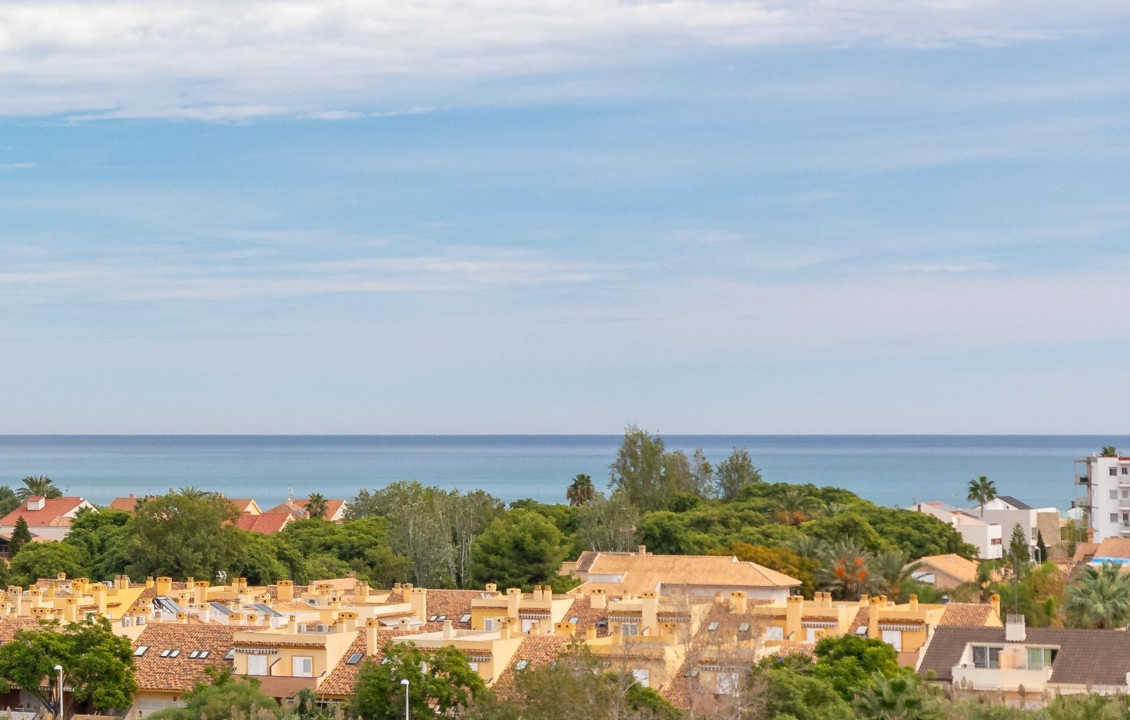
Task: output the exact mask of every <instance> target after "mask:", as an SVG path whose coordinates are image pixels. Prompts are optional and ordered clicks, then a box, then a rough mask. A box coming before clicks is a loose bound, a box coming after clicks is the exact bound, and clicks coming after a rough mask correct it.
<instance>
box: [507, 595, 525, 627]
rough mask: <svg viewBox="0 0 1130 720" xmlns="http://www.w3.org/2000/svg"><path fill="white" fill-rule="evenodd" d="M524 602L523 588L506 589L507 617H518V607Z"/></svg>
mask: <svg viewBox="0 0 1130 720" xmlns="http://www.w3.org/2000/svg"><path fill="white" fill-rule="evenodd" d="M521 604H522V590H521V589H520V588H507V589H506V617H509V618H514V619H515V620H517V619H518V607H519V606H520V605H521Z"/></svg>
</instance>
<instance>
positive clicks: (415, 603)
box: [408, 587, 428, 622]
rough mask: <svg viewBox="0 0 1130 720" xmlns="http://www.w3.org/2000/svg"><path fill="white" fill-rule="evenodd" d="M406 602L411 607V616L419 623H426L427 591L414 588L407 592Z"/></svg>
mask: <svg viewBox="0 0 1130 720" xmlns="http://www.w3.org/2000/svg"><path fill="white" fill-rule="evenodd" d="M408 602H409V603H410V604H411V605H412V614H413V615H415V616H416V619H417V620H419V621H420V622H427V621H428V589H427V588H422V587H414V588H412V589H411V590H409V591H408Z"/></svg>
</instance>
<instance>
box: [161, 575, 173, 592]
mask: <svg viewBox="0 0 1130 720" xmlns="http://www.w3.org/2000/svg"><path fill="white" fill-rule="evenodd" d="M172 591H173V579H172V578H171V577H159V578H157V594H158V595H168V594H169V593H171V592H172Z"/></svg>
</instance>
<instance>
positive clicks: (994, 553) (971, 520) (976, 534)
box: [909, 502, 1011, 560]
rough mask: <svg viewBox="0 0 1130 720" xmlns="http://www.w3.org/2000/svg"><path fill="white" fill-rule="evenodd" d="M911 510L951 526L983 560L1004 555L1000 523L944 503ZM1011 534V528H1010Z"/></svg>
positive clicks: (912, 507)
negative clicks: (983, 518) (975, 549)
mask: <svg viewBox="0 0 1130 720" xmlns="http://www.w3.org/2000/svg"><path fill="white" fill-rule="evenodd" d="M909 509H910V510H914V511H915V512H920V513H926V514H927V515H933V516H934V517H936V518H938V519H939V520H941V521H942V522H944V523H946V524H947V525H950V526H951V527H953V528H954V529H955V530H957V532H958V533H960V534H961V539H962V540H964V541H965V542H967V543H969V544H970V545H972V546H973V547H975V548H977V557H978V558H980V559H981V560H996V559H997V558H1000V557H1001V556H1002V555H1003V554H1004V533H1003V531H1002V530H1001V526H1000V525H999V524H998V523H995V522H992V521H990V520H988V519H985V520H982V519H981V518H979V517H977V516H976V515H974V514H973V511H970V510H962V509H961V508H956V507H953V506H952V505H946V504H945V503H942V502H925V503H918V504H917V505H912V506H911V507H910V508H909ZM1009 528H1010V530H1009V531H1010V532H1011V526H1009Z"/></svg>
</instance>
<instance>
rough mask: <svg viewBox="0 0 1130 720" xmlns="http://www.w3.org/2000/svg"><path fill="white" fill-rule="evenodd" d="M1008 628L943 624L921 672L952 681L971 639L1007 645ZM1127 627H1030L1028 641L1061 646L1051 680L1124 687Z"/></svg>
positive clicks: (1129, 647) (1128, 664)
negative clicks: (1092, 628) (1120, 628)
mask: <svg viewBox="0 0 1130 720" xmlns="http://www.w3.org/2000/svg"><path fill="white" fill-rule="evenodd" d="M1004 635H1005V629H1004V628H1003V627H1000V628H967V627H939V628H938V629H937V630H935V631H934V636H933V638H932V639H931V640H930V644H929V645H928V646H927V648H926V654H925V655H924V656H923V657H922V664H921V665H920V666H919V668H918V672H920V673H921V674H922V675H925V674H926V673H927V672H929V671H931V670H933V671H934V674H935V676H936V677H937V679H938V680H942V681H945V682H951V681H952V680H953V667H954V666H955V665H957V664H958V661H959V660H960V659H961V655H962V653H964V652H965V646H966V645H968V644H969V643H971V642H976V643H1000V644H1002V645H1003V644H1005V639H1004ZM1126 637H1127V636H1126V631H1124V630H1078V629H1072V628H1027V630H1026V637H1025V640H1024V644H1029V645H1051V646H1058V647H1059V652H1058V653H1057V655H1056V659H1055V662H1054V663H1053V664H1052V674H1051V677H1050V678H1049V682H1052V683H1065V684H1072V685H1086V684H1088V683H1090V684H1092V685H1108V686H1124V685H1125V684H1126V673H1127V672H1128V671H1130V643H1128V642H1127V641H1126Z"/></svg>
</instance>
